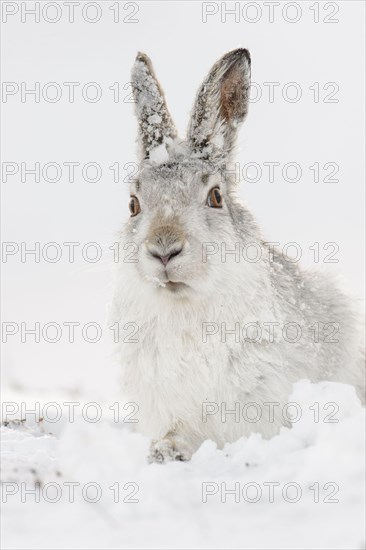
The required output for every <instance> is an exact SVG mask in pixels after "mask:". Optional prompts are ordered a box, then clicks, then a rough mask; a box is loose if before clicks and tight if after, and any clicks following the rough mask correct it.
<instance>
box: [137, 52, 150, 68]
mask: <svg viewBox="0 0 366 550" xmlns="http://www.w3.org/2000/svg"><path fill="white" fill-rule="evenodd" d="M136 61H141V62H142V63H145V64H146V65H149V64H150V63H151V61H150V58H149V57H148V56H147V55H146V53H143V52H137V55H136Z"/></svg>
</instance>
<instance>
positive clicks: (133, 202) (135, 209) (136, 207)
mask: <svg viewBox="0 0 366 550" xmlns="http://www.w3.org/2000/svg"><path fill="white" fill-rule="evenodd" d="M128 206H129V208H130V212H131V216H137V214H138V213H139V212H141V207H140V203H139V200H138V198H137V197H135V196H134V195H132V197H131V198H130V203H129V205H128Z"/></svg>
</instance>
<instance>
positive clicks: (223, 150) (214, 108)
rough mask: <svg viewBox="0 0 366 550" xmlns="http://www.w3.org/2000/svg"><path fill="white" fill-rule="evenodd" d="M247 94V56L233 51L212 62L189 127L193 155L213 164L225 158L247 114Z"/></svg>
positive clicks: (242, 52)
mask: <svg viewBox="0 0 366 550" xmlns="http://www.w3.org/2000/svg"><path fill="white" fill-rule="evenodd" d="M249 92H250V54H249V52H248V50H245V49H242V48H240V49H237V50H233V51H231V52H229V53H227V54H226V55H224V56H223V57H222V58H221V59H219V61H217V63H215V65H214V66H213V67H212V69H211V71H210V72H209V74H208V76H207V77H206V79H205V80H204V82H203V84H202V86H201V88H200V89H199V91H198V94H197V98H196V102H195V105H194V108H193V112H192V117H191V122H190V125H189V128H188V140H189V142H190V146H191V148H192V150H193V151H194V153H195V155H197V156H199V157H200V158H202V159H205V160H213V161H214V162H215V161H216V162H222V161H225V160H227V159H228V157H229V156H230V153H231V151H232V149H233V147H234V144H235V138H236V134H237V131H238V126H239V125H240V123H241V122H243V120H244V118H245V117H246V114H247V112H248V104H249Z"/></svg>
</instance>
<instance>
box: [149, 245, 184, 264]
mask: <svg viewBox="0 0 366 550" xmlns="http://www.w3.org/2000/svg"><path fill="white" fill-rule="evenodd" d="M182 250H183V247H182V248H179V249H175V250H172V251H171V252H170V254H166V255H165V256H161V255H160V254H159V253H156V252H150V254H151V255H152V256H154V258H158V259H159V260H160V261H161V262H162V264H163V265H167V263H168V262H169V260H171V259H172V258H175V256H178V254H180V253H181V252H182Z"/></svg>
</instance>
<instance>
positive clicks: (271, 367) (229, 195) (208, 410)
mask: <svg viewBox="0 0 366 550" xmlns="http://www.w3.org/2000/svg"><path fill="white" fill-rule="evenodd" d="M132 84H133V89H134V98H135V102H136V114H137V118H138V124H139V138H140V139H139V141H140V155H141V156H140V160H141V162H140V166H139V173H138V177H137V178H136V180H135V181H134V182H133V183H132V185H131V197H130V205H129V206H130V212H131V218H130V219H129V221H128V222H127V223H126V224H125V226H124V228H123V230H122V232H121V239H120V245H121V250H122V249H123V250H125V251H126V252H125V254H126V256H125V259H124V261H123V262H122V263H121V264H120V267H119V272H118V285H117V291H116V294H115V298H114V315H113V317H114V320H118V322H119V323H121V324H120V326H121V327H123V328H124V329H125V330H126V331H127V332H126V333H124V334H125V338H124V339H123V341H121V342H120V352H121V364H122V366H123V376H124V378H123V380H124V385H125V386H124V389H125V392H126V395H127V396H128V398H129V399H130V400H131V401H134V402H136V403H137V405H138V407H139V420H138V425H137V426H138V429H139V431H141V432H142V433H144V434H147V435H148V436H150V437H151V438H152V439H153V442H152V446H151V453H150V460H151V461H158V462H164V461H166V460H172V459H173V460H174V459H176V460H186V459H189V458H190V456H191V455H192V452H194V451H195V450H196V449H197V448H198V447H199V445H200V444H201V443H202V442H203V441H204V440H205V439H212V440H213V441H215V442H216V443H217V444H218V445H219V446H223V445H224V444H225V442H233V441H235V440H236V439H238V438H239V437H240V436H243V435H246V434H249V433H250V432H253V431H258V432H260V433H261V434H262V435H263V436H265V437H270V436H272V435H273V434H275V433H276V432H278V430H279V428H280V426H281V425H284V424H288V418H287V417H286V415H284V414H283V407H284V406H285V405H286V403H287V401H286V400H287V399H288V396H289V394H290V392H291V389H292V384H293V383H294V382H296V381H298V380H300V379H302V378H308V379H310V380H311V381H320V380H334V381H340V382H345V383H350V384H353V385H355V386H356V388H357V389H358V390H359V391H361V388H362V386H363V366H362V357H361V351H360V336H359V334H360V333H359V330H358V328H357V321H356V319H355V317H354V314H353V307H352V303H351V301H350V300H349V299H348V298H347V297H346V296H344V295H343V294H342V293H341V292H340V291H338V290H337V288H336V287H335V286H334V285H333V283H332V282H331V281H329V280H328V279H327V278H325V277H324V276H323V275H320V274H317V273H308V272H304V271H301V270H300V269H299V267H298V265H297V264H296V263H294V262H291V261H290V260H289V259H288V258H285V257H283V255H282V254H281V253H280V252H279V251H277V250H276V249H275V248H272V247H271V245H269V244H266V242H265V240H264V239H263V237H262V235H261V231H260V229H259V227H258V226H257V224H256V222H255V221H254V219H253V216H252V214H251V213H250V212H249V211H248V210H247V208H246V207H245V206H244V205H243V204H242V203H241V202H240V200H239V199H238V197H237V195H236V191H237V190H236V185H235V182H234V181H233V178H232V177H231V176H230V173H229V171H228V170H226V167H227V163H228V162H229V161H230V159H231V155H232V151H233V148H234V144H235V138H236V134H237V132H238V129H239V126H240V124H241V123H242V122H243V120H244V118H245V117H246V114H247V111H248V105H249V89H250V55H249V52H248V51H247V50H245V49H236V50H234V51H231V52H229V53H227V54H226V55H224V56H223V57H222V58H221V59H220V60H219V61H218V62H217V63H216V64H215V65H214V66H213V68H212V70H211V71H210V73H209V74H208V76H207V78H206V79H205V80H204V82H203V84H202V86H201V88H200V89H199V91H198V95H197V98H196V101H195V105H194V107H193V112H192V115H191V120H190V124H189V128H188V133H187V138H186V140H181V139H178V137H177V132H176V130H175V127H174V124H173V121H172V119H171V117H170V114H169V112H168V109H167V105H166V103H165V98H164V94H163V91H162V89H161V87H160V85H159V82H158V81H157V79H156V77H155V74H154V71H153V68H152V65H151V62H150V59H149V58H148V57H147V56H146V55H145V54H142V53H139V54H138V55H137V58H136V62H135V64H134V67H133V71H132ZM131 328H132V330H131ZM131 332H133V334H130V333H131ZM127 333H129V334H130V336H127ZM287 416H288V415H287Z"/></svg>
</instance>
